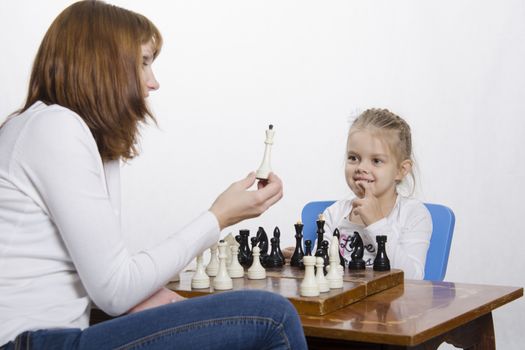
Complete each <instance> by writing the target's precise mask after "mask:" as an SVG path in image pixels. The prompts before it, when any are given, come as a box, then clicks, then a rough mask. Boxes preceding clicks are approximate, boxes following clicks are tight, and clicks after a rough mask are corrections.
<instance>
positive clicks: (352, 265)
mask: <svg viewBox="0 0 525 350" xmlns="http://www.w3.org/2000/svg"><path fill="white" fill-rule="evenodd" d="M349 247H350V248H351V249H352V254H350V258H351V260H350V262H349V263H348V268H349V269H350V270H364V269H365V267H366V263H365V261H364V260H363V254H364V250H365V249H364V245H363V240H362V239H361V236H360V235H359V232H357V231H354V234H353V236H352V237H351V238H350V245H349Z"/></svg>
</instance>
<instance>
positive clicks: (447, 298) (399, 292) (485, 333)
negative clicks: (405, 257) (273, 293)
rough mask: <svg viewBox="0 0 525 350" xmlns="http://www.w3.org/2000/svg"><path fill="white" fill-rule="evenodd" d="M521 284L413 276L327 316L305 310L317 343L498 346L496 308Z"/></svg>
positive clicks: (513, 296) (354, 346) (393, 346)
mask: <svg viewBox="0 0 525 350" xmlns="http://www.w3.org/2000/svg"><path fill="white" fill-rule="evenodd" d="M521 296H523V288H517V287H501V286H489V285H473V284H465V283H450V282H431V281H411V280H405V283H404V285H399V286H396V287H393V288H390V289H387V290H385V291H382V292H380V293H378V294H375V295H372V296H369V297H367V298H365V299H363V300H361V301H358V302H356V303H354V304H351V305H349V306H347V307H345V308H343V309H340V310H338V311H334V312H332V313H330V314H327V315H324V316H306V315H303V316H301V320H302V323H303V327H304V331H305V334H306V336H307V339H308V345H309V348H310V349H311V350H314V349H383V350H385V349H390V350H394V349H395V350H399V349H425V350H430V349H437V348H438V346H439V345H440V344H441V343H443V342H447V343H450V344H452V345H454V346H456V347H460V348H464V349H495V338H494V327H493V322H492V310H494V309H496V308H498V307H500V306H502V305H504V304H506V303H508V302H510V301H512V300H515V299H517V298H519V297H521Z"/></svg>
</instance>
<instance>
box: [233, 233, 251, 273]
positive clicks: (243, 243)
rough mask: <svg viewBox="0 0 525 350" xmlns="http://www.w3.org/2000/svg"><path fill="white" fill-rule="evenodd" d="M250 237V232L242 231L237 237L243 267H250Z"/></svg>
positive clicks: (240, 261)
mask: <svg viewBox="0 0 525 350" xmlns="http://www.w3.org/2000/svg"><path fill="white" fill-rule="evenodd" d="M249 235H250V230H240V231H239V235H238V236H236V237H235V240H237V242H238V243H239V255H238V256H239V263H241V265H242V266H244V267H248V266H250V263H249V259H250V258H249V255H250V247H249V245H248V236H249Z"/></svg>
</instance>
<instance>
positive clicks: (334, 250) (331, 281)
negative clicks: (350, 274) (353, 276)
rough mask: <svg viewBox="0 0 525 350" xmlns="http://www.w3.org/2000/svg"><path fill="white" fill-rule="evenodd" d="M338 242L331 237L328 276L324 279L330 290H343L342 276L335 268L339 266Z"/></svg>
mask: <svg viewBox="0 0 525 350" xmlns="http://www.w3.org/2000/svg"><path fill="white" fill-rule="evenodd" d="M338 249H339V240H338V239H337V236H333V237H332V242H331V244H330V254H329V256H330V267H329V268H328V274H327V275H326V279H327V280H328V285H329V286H330V289H339V288H343V275H342V274H341V272H340V270H339V268H338V267H337V266H341V264H340V261H339V251H338Z"/></svg>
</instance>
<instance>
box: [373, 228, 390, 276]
mask: <svg viewBox="0 0 525 350" xmlns="http://www.w3.org/2000/svg"><path fill="white" fill-rule="evenodd" d="M376 242H377V254H376V258H375V259H374V271H390V260H389V259H388V256H386V247H385V243H386V236H383V235H379V236H376Z"/></svg>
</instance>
